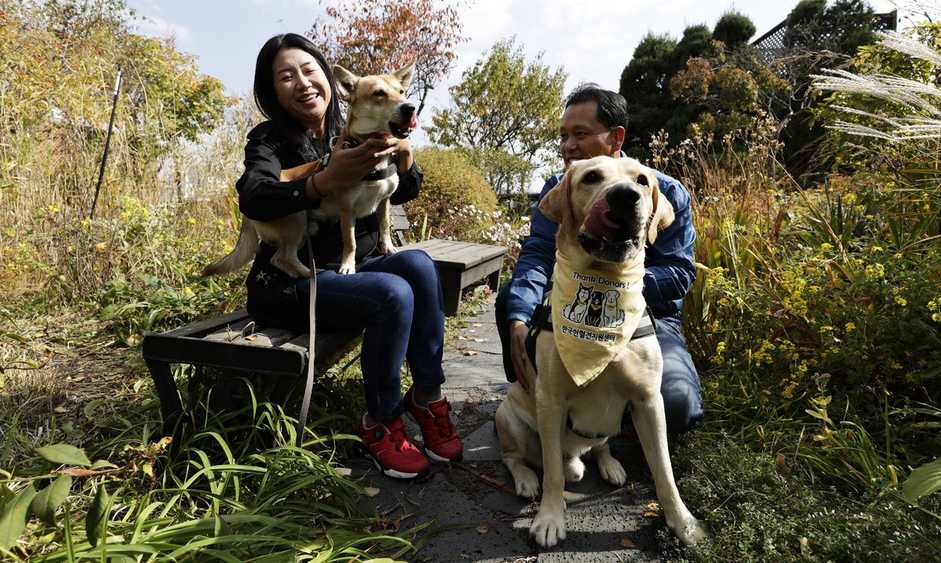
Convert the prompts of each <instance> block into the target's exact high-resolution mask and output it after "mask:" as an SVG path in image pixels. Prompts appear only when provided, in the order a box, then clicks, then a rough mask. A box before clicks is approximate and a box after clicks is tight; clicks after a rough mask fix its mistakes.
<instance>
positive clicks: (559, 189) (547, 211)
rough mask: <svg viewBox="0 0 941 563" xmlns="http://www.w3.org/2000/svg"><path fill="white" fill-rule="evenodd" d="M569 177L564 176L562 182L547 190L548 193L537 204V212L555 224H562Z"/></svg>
mask: <svg viewBox="0 0 941 563" xmlns="http://www.w3.org/2000/svg"><path fill="white" fill-rule="evenodd" d="M568 181H569V176H568V174H566V175H565V176H563V177H562V181H561V182H559V183H558V184H557V185H556V186H555V187H554V188H552V189H551V190H549V192H548V193H547V194H546V195H545V196H544V197H543V198H542V200H541V201H540V202H539V211H541V212H542V214H543V215H545V216H546V217H547V218H548V219H550V220H552V221H554V222H556V223H561V222H562V214H563V209H564V208H565V200H566V199H567V198H568V196H567V193H566V192H567V191H568V185H569V183H568Z"/></svg>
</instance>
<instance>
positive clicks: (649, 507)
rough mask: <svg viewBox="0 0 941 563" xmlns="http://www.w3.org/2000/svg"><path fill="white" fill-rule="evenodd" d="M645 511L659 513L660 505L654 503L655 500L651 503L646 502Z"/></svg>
mask: <svg viewBox="0 0 941 563" xmlns="http://www.w3.org/2000/svg"><path fill="white" fill-rule="evenodd" d="M647 510H655V511H657V512H659V511H660V503H659V502H657V501H655V500H652V501H650V502H648V503H647Z"/></svg>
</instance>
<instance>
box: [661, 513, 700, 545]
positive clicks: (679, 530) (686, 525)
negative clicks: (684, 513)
mask: <svg viewBox="0 0 941 563" xmlns="http://www.w3.org/2000/svg"><path fill="white" fill-rule="evenodd" d="M667 525H668V526H669V527H670V528H671V529H672V530H673V533H674V534H676V537H677V538H679V540H680V541H681V542H683V544H684V545H690V546H692V545H696V544H698V543H699V542H701V541H703V540H705V539H706V538H708V537H709V532H708V531H706V527H705V526H703V525H702V523H701V522H700V521H699V520H696V518H694V517H693V516H692V515H690V516H689V518H687V519H685V520H683V521H682V524H680V525H678V526H675V527H674V526H670V523H669V522H667Z"/></svg>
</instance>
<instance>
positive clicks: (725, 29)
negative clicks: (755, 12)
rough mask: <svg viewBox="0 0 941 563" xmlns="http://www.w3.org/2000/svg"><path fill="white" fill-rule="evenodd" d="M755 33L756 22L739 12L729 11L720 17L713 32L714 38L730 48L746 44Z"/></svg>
mask: <svg viewBox="0 0 941 563" xmlns="http://www.w3.org/2000/svg"><path fill="white" fill-rule="evenodd" d="M754 34H755V24H753V23H752V21H751V20H750V19H748V16H746V15H743V14H740V13H738V12H728V13H726V14H725V15H723V16H722V17H721V18H719V21H718V22H716V27H715V29H714V30H713V32H712V36H713V38H715V39H716V40H717V41H721V42H723V43H725V46H726V47H728V48H730V49H732V48H735V47H738V46H740V45H744V44H745V43H746V42H747V41H748V40H749V39H751V37H752V35H754Z"/></svg>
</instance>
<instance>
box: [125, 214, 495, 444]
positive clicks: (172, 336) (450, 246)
mask: <svg viewBox="0 0 941 563" xmlns="http://www.w3.org/2000/svg"><path fill="white" fill-rule="evenodd" d="M393 210H394V213H393V230H394V231H395V234H396V238H398V241H399V243H400V244H401V245H403V246H402V247H401V248H402V249H410V248H420V249H422V250H425V251H426V252H428V254H429V255H430V256H431V258H432V259H434V260H435V265H436V266H437V268H438V274H439V277H440V279H441V285H442V289H443V291H444V301H445V314H446V315H449V316H453V315H454V314H456V313H457V309H458V306H459V305H460V299H461V290H463V289H464V288H466V287H468V286H469V285H471V284H473V283H476V282H478V281H480V280H483V279H486V280H487V282H488V283H489V284H490V286H491V288H492V289H493V290H494V291H496V290H497V285H498V283H499V277H500V271H501V269H502V267H503V260H504V257H505V256H506V249H505V248H503V247H502V246H494V245H484V244H475V243H467V242H457V241H444V240H438V239H431V240H428V241H424V242H420V243H414V244H407V242H408V237H407V231H408V228H409V224H408V219H407V218H406V217H405V212H404V210H402V209H401V207H399V206H396V207H393ZM360 336H362V331H353V332H338V333H321V332H318V334H317V339H316V341H315V349H314V351H315V358H316V359H315V362H316V365H315V366H314V367H315V369H316V371H317V372H319V373H323V372H324V371H326V369H328V368H329V367H330V366H331V365H333V364H334V363H336V361H337V360H338V359H340V358H342V357H343V356H344V355H346V353H348V352H349V351H350V350H351V349H353V348H354V347H355V346H356V344H357V343H358V341H359V338H360ZM308 346H309V338H308V335H307V333H306V332H304V333H297V332H293V331H290V330H286V329H283V328H275V327H258V326H256V325H255V323H254V322H253V321H252V319H251V317H249V315H248V313H247V312H246V311H245V310H239V311H235V312H233V313H229V314H226V315H222V316H219V317H215V318H211V319H206V320H201V321H197V322H194V323H191V324H188V325H186V326H183V327H180V328H176V329H173V330H169V331H166V332H163V333H146V334H145V335H144V340H143V343H142V345H141V353H142V355H143V357H144V361H145V363H146V364H147V369H148V370H149V371H150V375H151V377H152V378H153V381H154V387H155V388H156V392H157V396H158V398H159V399H160V409H161V414H162V416H163V422H164V432H165V433H166V434H168V435H169V434H171V433H173V432H174V431H175V430H176V429H177V423H178V422H179V421H180V417H181V416H182V415H183V413H184V409H183V404H182V401H181V400H180V394H179V391H178V389H177V386H176V382H175V381H174V379H173V374H172V370H171V366H172V365H173V364H188V365H192V366H194V367H195V368H196V371H197V373H201V372H202V370H203V368H205V367H210V368H217V369H221V370H225V371H232V372H242V373H256V374H262V375H267V376H274V377H286V378H295V377H302V376H303V375H304V374H305V373H306V370H307V359H308Z"/></svg>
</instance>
